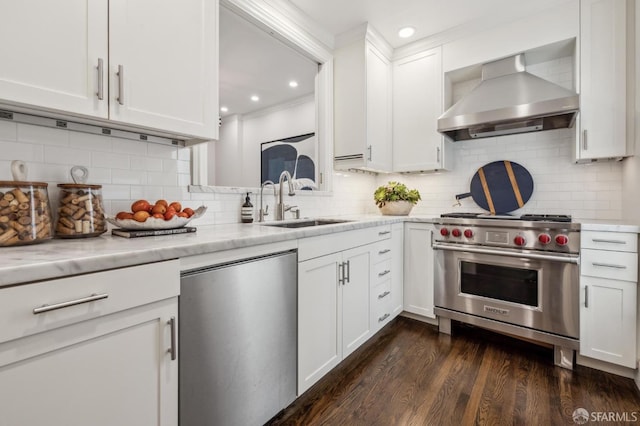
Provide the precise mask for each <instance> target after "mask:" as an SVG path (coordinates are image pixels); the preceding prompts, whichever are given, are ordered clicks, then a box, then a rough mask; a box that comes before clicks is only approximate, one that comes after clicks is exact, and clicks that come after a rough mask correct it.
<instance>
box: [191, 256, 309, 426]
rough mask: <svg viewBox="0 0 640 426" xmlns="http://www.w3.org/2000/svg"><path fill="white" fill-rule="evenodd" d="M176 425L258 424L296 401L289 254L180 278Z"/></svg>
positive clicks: (293, 271)
mask: <svg viewBox="0 0 640 426" xmlns="http://www.w3.org/2000/svg"><path fill="white" fill-rule="evenodd" d="M179 306H180V311H179V314H180V317H179V327H180V329H179V330H180V333H179V336H180V337H179V350H180V357H179V359H180V425H181V426H213V425H215V426H227V425H243V426H245V425H246V426H250V425H262V424H264V423H265V422H266V421H268V420H269V419H270V418H271V417H273V416H274V415H275V414H277V413H278V412H279V411H280V410H281V409H283V408H285V407H286V406H288V405H289V404H290V403H291V402H292V401H293V400H294V399H295V396H296V382H297V380H296V369H297V367H296V358H297V353H296V350H297V349H296V347H297V344H296V340H297V255H296V253H295V252H294V251H289V252H283V253H276V254H273V255H269V256H261V257H257V258H251V259H245V260H242V261H239V262H233V263H228V264H223V265H216V266H212V267H208V268H200V269H194V270H189V271H186V272H183V274H182V279H181V284H180V305H179Z"/></svg>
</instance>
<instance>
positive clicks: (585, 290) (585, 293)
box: [584, 285, 589, 308]
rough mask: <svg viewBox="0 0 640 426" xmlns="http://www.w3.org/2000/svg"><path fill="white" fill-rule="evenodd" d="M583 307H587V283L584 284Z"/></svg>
mask: <svg viewBox="0 0 640 426" xmlns="http://www.w3.org/2000/svg"><path fill="white" fill-rule="evenodd" d="M584 307H585V308H588V307H589V286H588V285H585V286H584Z"/></svg>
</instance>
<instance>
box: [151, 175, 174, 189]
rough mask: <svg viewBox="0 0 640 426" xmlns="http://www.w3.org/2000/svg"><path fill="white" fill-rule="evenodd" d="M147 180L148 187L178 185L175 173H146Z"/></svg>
mask: <svg viewBox="0 0 640 426" xmlns="http://www.w3.org/2000/svg"><path fill="white" fill-rule="evenodd" d="M147 178H148V182H149V184H150V185H163V186H168V185H178V176H177V174H176V173H164V172H147Z"/></svg>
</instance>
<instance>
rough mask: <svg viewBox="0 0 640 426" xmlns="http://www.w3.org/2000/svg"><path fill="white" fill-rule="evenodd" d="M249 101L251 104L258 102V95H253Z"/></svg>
mask: <svg viewBox="0 0 640 426" xmlns="http://www.w3.org/2000/svg"><path fill="white" fill-rule="evenodd" d="M251 100H252V101H253V102H258V101H259V100H260V97H259V96H258V95H253V96H251Z"/></svg>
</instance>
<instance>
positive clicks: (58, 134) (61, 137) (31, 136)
mask: <svg viewBox="0 0 640 426" xmlns="http://www.w3.org/2000/svg"><path fill="white" fill-rule="evenodd" d="M69 133H70V132H69V130H62V129H52V128H49V127H42V126H34V125H31V124H22V123H18V135H17V137H18V140H19V141H20V142H30V143H39V144H43V145H58V146H69Z"/></svg>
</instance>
